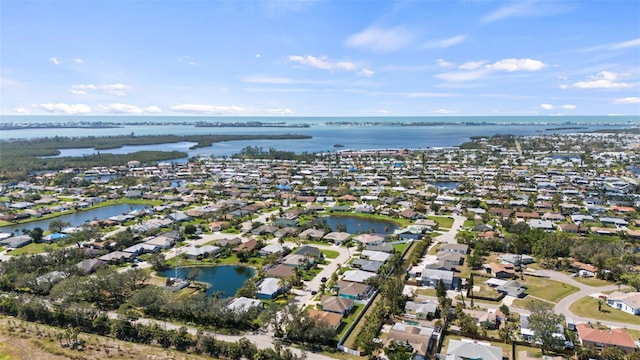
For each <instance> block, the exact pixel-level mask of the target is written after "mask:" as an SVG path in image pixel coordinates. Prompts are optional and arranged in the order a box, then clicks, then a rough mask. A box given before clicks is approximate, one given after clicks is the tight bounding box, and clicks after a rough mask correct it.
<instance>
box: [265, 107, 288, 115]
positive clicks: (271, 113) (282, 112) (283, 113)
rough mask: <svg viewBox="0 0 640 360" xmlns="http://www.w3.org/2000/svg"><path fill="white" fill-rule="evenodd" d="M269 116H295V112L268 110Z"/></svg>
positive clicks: (277, 109)
mask: <svg viewBox="0 0 640 360" xmlns="http://www.w3.org/2000/svg"><path fill="white" fill-rule="evenodd" d="M267 114H270V115H293V110H291V109H280V108H275V109H267Z"/></svg>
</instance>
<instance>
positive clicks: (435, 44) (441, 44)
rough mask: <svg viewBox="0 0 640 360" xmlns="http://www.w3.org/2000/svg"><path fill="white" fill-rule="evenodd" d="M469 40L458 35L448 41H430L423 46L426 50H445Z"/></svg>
mask: <svg viewBox="0 0 640 360" xmlns="http://www.w3.org/2000/svg"><path fill="white" fill-rule="evenodd" d="M466 39H467V36H466V35H456V36H452V37H450V38H446V39H440V40H434V41H429V42H426V43H424V44H422V47H423V48H425V49H444V48H448V47H451V46H454V45H457V44H459V43H461V42H463V41H465V40H466Z"/></svg>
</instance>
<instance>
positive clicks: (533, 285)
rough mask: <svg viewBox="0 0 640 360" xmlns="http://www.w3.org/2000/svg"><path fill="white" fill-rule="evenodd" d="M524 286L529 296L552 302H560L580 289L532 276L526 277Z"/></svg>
mask: <svg viewBox="0 0 640 360" xmlns="http://www.w3.org/2000/svg"><path fill="white" fill-rule="evenodd" d="M524 285H525V287H526V288H527V294H528V295H531V296H535V297H539V298H541V299H544V300H548V301H551V302H558V301H559V300H560V299H562V298H564V297H565V296H568V295H570V294H573V293H574V292H578V288H577V287H575V286H572V285H567V284H565V283H561V282H559V281H555V280H549V279H545V278H539V277H534V276H530V275H525V278H524Z"/></svg>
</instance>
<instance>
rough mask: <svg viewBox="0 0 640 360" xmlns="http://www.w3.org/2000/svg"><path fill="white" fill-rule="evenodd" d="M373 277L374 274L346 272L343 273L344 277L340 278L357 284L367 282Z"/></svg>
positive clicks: (359, 271)
mask: <svg viewBox="0 0 640 360" xmlns="http://www.w3.org/2000/svg"><path fill="white" fill-rule="evenodd" d="M374 276H376V273H372V272H369V271H362V270H347V271H345V272H344V275H343V276H342V280H344V281H350V282H357V283H364V282H365V281H367V279H369V278H372V277H374Z"/></svg>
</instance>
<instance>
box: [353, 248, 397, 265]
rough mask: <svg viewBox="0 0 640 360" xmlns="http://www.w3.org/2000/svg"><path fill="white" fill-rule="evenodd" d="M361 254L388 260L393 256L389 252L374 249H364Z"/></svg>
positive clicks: (375, 259) (370, 258)
mask: <svg viewBox="0 0 640 360" xmlns="http://www.w3.org/2000/svg"><path fill="white" fill-rule="evenodd" d="M360 256H361V257H363V258H366V259H369V260H373V261H380V262H383V263H384V262H386V261H387V260H389V258H390V257H391V256H392V255H391V254H389V253H386V252H382V251H373V250H362V252H361V253H360Z"/></svg>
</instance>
